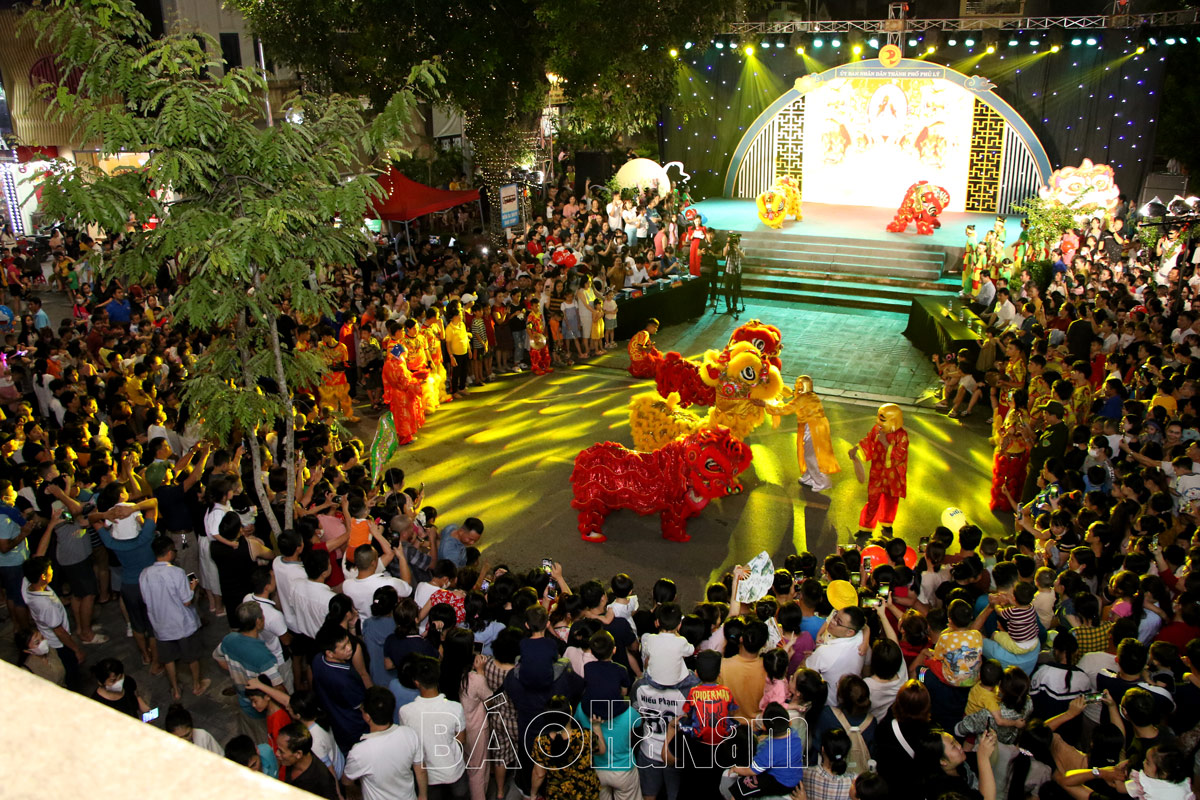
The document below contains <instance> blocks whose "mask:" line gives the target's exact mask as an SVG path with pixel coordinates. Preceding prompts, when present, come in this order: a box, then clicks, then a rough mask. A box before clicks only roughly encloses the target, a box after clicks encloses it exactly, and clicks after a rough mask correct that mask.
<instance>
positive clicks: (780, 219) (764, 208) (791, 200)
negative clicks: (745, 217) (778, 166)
mask: <svg viewBox="0 0 1200 800" xmlns="http://www.w3.org/2000/svg"><path fill="white" fill-rule="evenodd" d="M757 203H758V218H759V219H760V220H762V221H763V224H764V225H766V226H767V227H769V228H776V229H778V228H782V227H783V223H784V220H786V219H787V218H788V217H794V218H795V219H796V221H797V222H799V221H800V220H802V219H804V214H803V209H802V208H801V203H800V182H799V181H797V180H796V179H795V178H793V177H791V176H790V175H785V176H783V177H781V178H776V179H775V185H774V186H772V187H771V188H770V189H767V190H766V191H765V192H763V193H762V194H760V195H759V196H758V200H757Z"/></svg>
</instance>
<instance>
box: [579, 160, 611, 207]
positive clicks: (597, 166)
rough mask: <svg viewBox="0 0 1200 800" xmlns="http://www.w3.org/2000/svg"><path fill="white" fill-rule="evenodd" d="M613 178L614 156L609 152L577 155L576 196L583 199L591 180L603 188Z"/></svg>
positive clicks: (594, 184)
mask: <svg viewBox="0 0 1200 800" xmlns="http://www.w3.org/2000/svg"><path fill="white" fill-rule="evenodd" d="M612 176H613V168H612V155H611V154H610V153H608V152H602V151H595V150H586V151H576V153H575V196H576V197H578V198H580V199H581V200H582V199H583V187H584V184H586V183H587V181H588V179H589V178H590V179H591V181H592V185H593V186H596V185H599V186H603V185H604V184H606V183H608V179H609V178H611V177H612Z"/></svg>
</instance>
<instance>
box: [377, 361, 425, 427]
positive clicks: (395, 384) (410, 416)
mask: <svg viewBox="0 0 1200 800" xmlns="http://www.w3.org/2000/svg"><path fill="white" fill-rule="evenodd" d="M407 361H408V358H407V353H406V351H405V349H404V345H403V344H396V345H395V346H393V347H392V349H391V351H390V352H389V353H388V357H387V361H385V362H384V364H383V401H384V402H385V403H387V404H388V408H389V409H390V410H391V412H392V424H393V425H395V427H396V444H397V445H405V444H410V443H411V442H412V441H413V439H415V438H416V435H417V431H419V430H420V429H421V426H422V425H424V424H425V405H424V402H423V400H422V399H421V386H422V383H423V382H422V381H421V380H419V379H418V378H417V377H416V376H415V375H413V373H412V372H411V371H410V370H409V368H408V364H407Z"/></svg>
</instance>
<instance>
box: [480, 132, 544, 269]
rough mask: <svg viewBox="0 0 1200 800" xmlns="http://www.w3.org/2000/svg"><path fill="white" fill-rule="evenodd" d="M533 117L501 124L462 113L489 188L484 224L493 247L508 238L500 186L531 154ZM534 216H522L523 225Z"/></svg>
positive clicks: (506, 181)
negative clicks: (502, 219) (492, 123)
mask: <svg viewBox="0 0 1200 800" xmlns="http://www.w3.org/2000/svg"><path fill="white" fill-rule="evenodd" d="M534 122H535V120H534V119H533V118H531V119H528V120H515V121H512V122H511V123H510V124H508V125H502V126H499V127H496V126H493V125H488V124H485V123H484V122H482V120H481V119H480V118H479V117H478V116H476V115H474V114H468V113H464V114H463V130H464V131H465V132H466V134H467V137H468V138H469V139H470V140H471V146H472V147H473V148H474V151H475V158H474V160H475V166H476V167H478V169H479V173H480V175H482V176H483V180H484V183H485V185H486V186H485V189H486V191H487V205H488V212H489V219H488V220H487V221H486V222H485V223H484V224H483V229H484V232H485V233H486V234H487V236H488V238H489V239H490V240H491V243H492V246H493V247H499V246H500V245H502V244H503V243H504V241H505V236H504V228H503V227H502V226H501V225H500V187H501V186H503V185H505V184H507V183H511V182H512V181H511V178H510V175H509V173H511V172H512V169H513V168H514V167H516V166H518V165H519V164H520V163H521V161H522V160H523V159H524V158H526V157H527V156H529V155H530V153H531V152H532V147H531V145H530V142H531V140H532V138H533V137H534V135H535V134H534V131H533V124H534ZM530 221H531V220H530V219H528V218H526V219H523V220H522V221H521V222H522V228H521V230H519V231H518V232H521V231H523V226H524V225H526V224H528V223H529V222H530Z"/></svg>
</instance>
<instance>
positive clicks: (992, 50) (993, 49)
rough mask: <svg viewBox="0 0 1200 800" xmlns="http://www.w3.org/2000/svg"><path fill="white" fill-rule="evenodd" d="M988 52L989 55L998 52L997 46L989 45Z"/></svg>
mask: <svg viewBox="0 0 1200 800" xmlns="http://www.w3.org/2000/svg"><path fill="white" fill-rule="evenodd" d="M987 52H988V53H989V54H991V53H994V52H996V45H994V44H989V45H988V46H987Z"/></svg>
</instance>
